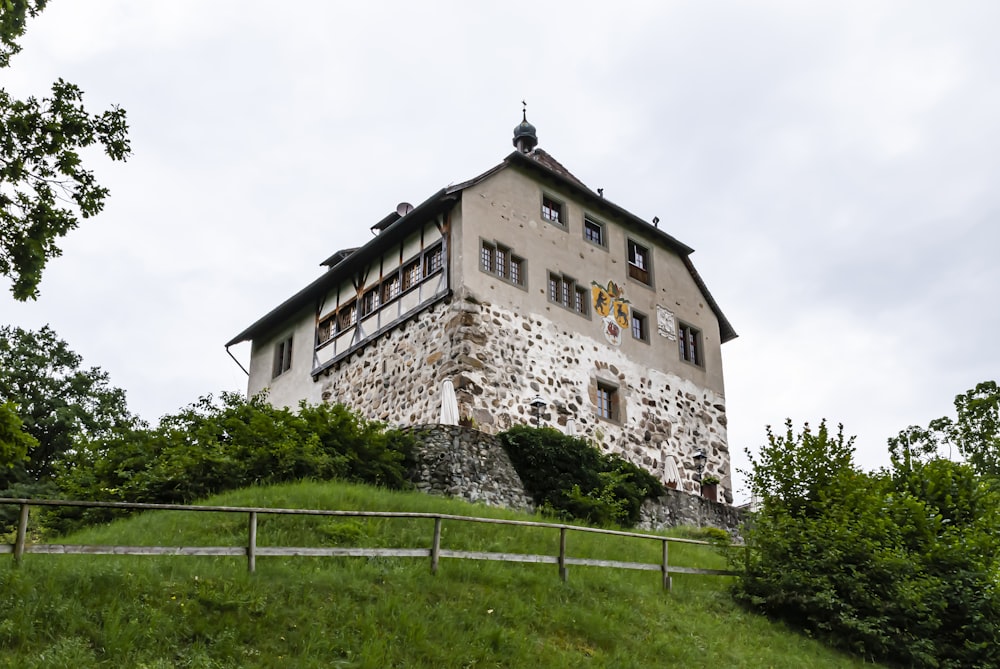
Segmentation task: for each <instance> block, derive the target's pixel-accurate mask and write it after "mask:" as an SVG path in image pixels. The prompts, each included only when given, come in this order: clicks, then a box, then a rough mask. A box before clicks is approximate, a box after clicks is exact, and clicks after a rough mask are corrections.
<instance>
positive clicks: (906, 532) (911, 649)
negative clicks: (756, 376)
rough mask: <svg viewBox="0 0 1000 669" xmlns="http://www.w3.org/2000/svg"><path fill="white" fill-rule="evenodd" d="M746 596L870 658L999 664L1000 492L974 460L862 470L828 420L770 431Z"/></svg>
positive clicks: (755, 484) (758, 468)
mask: <svg viewBox="0 0 1000 669" xmlns="http://www.w3.org/2000/svg"><path fill="white" fill-rule="evenodd" d="M768 437H769V439H768V444H767V445H765V446H764V447H763V449H762V452H761V455H760V457H759V458H754V457H753V456H751V457H750V459H751V463H752V464H753V467H754V468H753V470H752V471H751V472H750V483H751V488H752V490H753V492H754V493H755V494H756V495H757V496H758V499H759V500H760V501H761V503H762V508H761V510H760V512H759V513H757V514H756V515H755V517H754V519H753V522H752V523H751V524H750V526H749V527H748V528H747V529H746V530H745V538H746V540H747V543H748V545H749V547H750V551H749V553H748V557H747V562H746V564H745V566H746V573H745V574H744V576H743V577H742V578H741V579H740V580H739V581H738V582H737V585H736V589H735V594H736V597H737V599H739V600H740V601H742V602H744V603H746V604H748V605H750V606H753V607H755V608H758V609H760V610H762V611H763V612H765V613H767V614H769V615H771V616H774V617H777V618H781V619H783V620H785V621H787V622H789V623H791V624H793V625H796V626H799V627H801V628H803V629H805V630H807V631H809V632H810V633H812V634H815V635H817V636H820V637H822V638H824V639H825V640H827V641H828V642H830V643H832V644H833V645H836V646H840V647H842V648H845V649H847V650H851V651H853V652H856V653H858V654H859V655H862V656H864V657H866V658H870V659H875V660H881V661H886V662H891V663H895V664H898V665H900V666H906V667H919V668H924V667H926V668H932V667H933V668H937V669H958V668H959V667H996V666H1000V594H998V587H997V586H998V585H1000V583H998V578H1000V516H998V512H997V509H998V507H1000V499H998V498H997V495H996V493H995V492H993V491H992V490H991V488H990V486H988V485H987V484H986V482H984V481H983V480H981V479H980V478H979V477H978V476H977V475H976V473H975V472H974V471H973V470H972V469H971V468H969V467H968V466H966V465H962V464H957V463H953V462H950V461H947V460H931V461H929V462H926V463H915V464H914V463H909V464H908V465H907V466H908V468H907V469H905V470H896V471H894V472H880V473H876V474H868V473H863V472H860V471H858V470H857V469H856V468H855V467H854V464H853V462H852V451H853V449H852V448H851V442H850V441H849V440H844V438H843V434H842V431H840V432H838V433H837V434H836V435H832V434H830V433H829V432H828V431H827V430H826V427H825V425H823V424H821V426H820V430H819V431H818V432H817V433H812V432H811V431H810V430H809V428H808V426H806V427H805V429H804V430H803V432H802V433H801V434H800V435H795V434H793V433H792V431H791V426H790V423H789V430H788V432H787V434H786V435H785V436H784V437H777V436H775V435H773V434H772V433H771V432H770V431H768Z"/></svg>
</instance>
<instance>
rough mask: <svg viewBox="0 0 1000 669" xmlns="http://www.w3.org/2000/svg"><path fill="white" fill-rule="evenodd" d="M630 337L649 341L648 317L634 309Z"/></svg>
mask: <svg viewBox="0 0 1000 669" xmlns="http://www.w3.org/2000/svg"><path fill="white" fill-rule="evenodd" d="M632 337H633V338H635V339H638V340H639V341H644V342H649V318H647V317H646V314H642V313H639V312H638V311H636V310H635V309H633V310H632Z"/></svg>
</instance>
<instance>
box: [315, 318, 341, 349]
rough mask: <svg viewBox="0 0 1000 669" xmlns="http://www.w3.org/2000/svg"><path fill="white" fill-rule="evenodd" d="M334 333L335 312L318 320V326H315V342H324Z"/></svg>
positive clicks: (335, 330) (335, 327)
mask: <svg viewBox="0 0 1000 669" xmlns="http://www.w3.org/2000/svg"><path fill="white" fill-rule="evenodd" d="M335 334H337V314H333V315H332V316H328V317H327V318H325V319H323V320H321V321H320V322H319V328H317V332H316V344H317V345H319V344H325V343H326V342H328V341H330V340H331V339H333V335H335Z"/></svg>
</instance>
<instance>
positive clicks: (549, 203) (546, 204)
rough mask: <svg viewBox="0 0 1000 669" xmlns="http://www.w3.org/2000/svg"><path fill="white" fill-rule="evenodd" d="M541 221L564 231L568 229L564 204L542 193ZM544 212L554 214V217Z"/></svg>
mask: <svg viewBox="0 0 1000 669" xmlns="http://www.w3.org/2000/svg"><path fill="white" fill-rule="evenodd" d="M541 212H542V220H543V221H546V222H548V223H551V224H552V225H554V226H556V227H557V228H560V229H562V230H566V229H568V228H569V222H568V221H567V220H566V203H565V202H564V201H562V200H560V199H559V198H557V197H553V196H551V195H549V194H548V193H542V207H541ZM546 212H555V217H552V216H551V214H547V213H546Z"/></svg>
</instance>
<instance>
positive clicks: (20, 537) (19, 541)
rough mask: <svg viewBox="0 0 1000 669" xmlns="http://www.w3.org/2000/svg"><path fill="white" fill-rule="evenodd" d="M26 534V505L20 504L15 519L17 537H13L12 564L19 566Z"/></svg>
mask: <svg viewBox="0 0 1000 669" xmlns="http://www.w3.org/2000/svg"><path fill="white" fill-rule="evenodd" d="M27 535H28V505H27V504H22V505H21V515H20V516H19V517H18V519H17V537H16V538H15V539H14V566H15V567H20V566H21V558H22V557H23V556H24V542H25V538H26V537H27Z"/></svg>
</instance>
